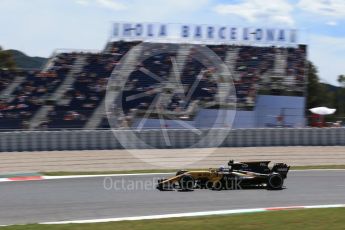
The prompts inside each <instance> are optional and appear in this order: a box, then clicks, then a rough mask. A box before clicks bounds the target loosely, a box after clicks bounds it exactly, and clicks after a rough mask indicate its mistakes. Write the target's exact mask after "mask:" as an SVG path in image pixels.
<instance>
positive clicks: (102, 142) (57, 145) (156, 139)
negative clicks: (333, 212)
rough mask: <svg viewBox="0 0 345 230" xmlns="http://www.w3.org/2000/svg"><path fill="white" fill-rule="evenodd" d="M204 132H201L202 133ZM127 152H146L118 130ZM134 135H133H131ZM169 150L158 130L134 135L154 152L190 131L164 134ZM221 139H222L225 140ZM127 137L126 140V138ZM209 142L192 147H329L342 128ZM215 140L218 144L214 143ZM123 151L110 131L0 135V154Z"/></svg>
mask: <svg viewBox="0 0 345 230" xmlns="http://www.w3.org/2000/svg"><path fill="white" fill-rule="evenodd" d="M207 131H208V130H202V132H204V133H206V132H207ZM117 132H120V134H121V136H123V137H125V140H126V141H127V148H145V147H146V148H147V146H146V145H144V144H143V143H142V142H138V141H137V140H136V139H133V136H132V135H128V134H129V132H133V131H126V130H121V131H117ZM135 133H136V132H135ZM168 133H169V136H170V139H171V146H170V147H169V146H167V145H166V144H165V140H164V137H163V135H162V131H161V130H145V131H141V132H137V133H136V135H137V136H138V137H140V139H141V140H142V141H143V142H144V143H147V144H149V145H151V146H153V147H154V148H188V147H190V146H191V145H193V144H194V143H195V141H196V140H198V135H197V134H195V133H194V132H192V131H190V130H182V129H175V130H168ZM224 135H226V137H225V140H224V141H222V140H223V139H224ZM127 136H128V138H127ZM208 140H209V141H207V140H206V141H201V142H200V143H198V144H197V145H196V146H195V147H200V148H203V147H217V146H215V143H221V142H222V144H221V145H220V146H221V147H254V146H333V145H340V146H344V145H345V128H299V129H292V128H291V129H290V128H285V129H283V128H281V129H280V128H274V129H273V128H272V129H234V130H230V132H228V130H225V129H216V130H213V133H212V136H211V138H209V139H208ZM217 140H219V141H217ZM121 148H123V147H122V145H121V144H120V143H119V141H118V140H117V139H116V138H115V136H114V134H113V132H112V131H111V130H69V131H67V130H66V131H15V132H1V133H0V151H1V152H14V151H16V152H17V151H50V150H97V149H99V150H101V149H121Z"/></svg>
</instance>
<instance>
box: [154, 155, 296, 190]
mask: <svg viewBox="0 0 345 230" xmlns="http://www.w3.org/2000/svg"><path fill="white" fill-rule="evenodd" d="M269 163H270V161H255V162H234V161H233V160H231V161H229V163H228V166H227V167H220V168H218V169H214V168H211V169H208V170H196V171H187V170H179V171H178V172H177V173H176V175H175V176H173V177H170V178H164V179H160V180H158V183H157V189H158V190H160V191H168V190H175V189H177V190H182V191H193V190H194V189H212V190H228V189H232V190H237V189H245V188H267V189H269V190H278V189H282V188H283V185H284V180H285V179H286V177H287V173H288V172H289V169H290V166H288V165H287V164H284V163H277V164H274V166H273V167H271V168H270V167H269V166H268V165H269Z"/></svg>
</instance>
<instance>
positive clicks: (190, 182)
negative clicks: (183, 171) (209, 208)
mask: <svg viewBox="0 0 345 230" xmlns="http://www.w3.org/2000/svg"><path fill="white" fill-rule="evenodd" d="M179 185H180V189H181V190H184V191H188V190H193V188H194V185H195V181H194V178H193V177H192V176H191V175H188V174H187V175H182V176H181V178H180V180H179Z"/></svg>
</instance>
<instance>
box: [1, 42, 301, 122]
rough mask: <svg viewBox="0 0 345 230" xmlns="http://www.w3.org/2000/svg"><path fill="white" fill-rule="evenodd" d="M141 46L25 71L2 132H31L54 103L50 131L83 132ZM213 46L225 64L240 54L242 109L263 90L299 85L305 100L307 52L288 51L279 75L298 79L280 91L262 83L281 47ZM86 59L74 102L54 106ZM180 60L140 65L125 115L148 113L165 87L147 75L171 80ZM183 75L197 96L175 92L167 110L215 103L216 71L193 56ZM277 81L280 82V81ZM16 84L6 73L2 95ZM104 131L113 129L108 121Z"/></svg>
mask: <svg viewBox="0 0 345 230" xmlns="http://www.w3.org/2000/svg"><path fill="white" fill-rule="evenodd" d="M137 44H138V42H124V41H118V42H110V43H109V44H107V46H106V49H105V50H104V51H103V52H101V53H97V54H94V53H75V52H74V53H61V54H58V55H57V56H56V57H54V59H53V64H52V65H51V66H50V67H49V69H46V70H44V71H39V72H36V71H27V72H25V73H24V75H25V81H24V82H23V83H22V84H20V86H19V87H17V89H16V90H15V91H14V92H13V93H12V99H1V100H0V116H1V119H0V129H7V128H16V129H20V128H27V122H29V121H30V119H32V117H33V115H34V114H35V113H36V112H37V111H38V109H39V108H40V107H41V106H42V105H45V104H47V103H53V104H52V105H53V106H52V109H51V110H50V111H49V113H48V115H47V119H46V120H45V121H44V124H45V126H44V127H48V128H83V127H84V126H85V124H86V122H87V120H88V119H89V118H90V117H91V115H92V113H93V112H94V110H95V109H96V108H97V107H98V106H99V105H100V103H102V102H103V100H104V97H105V92H106V86H107V82H108V79H109V77H110V75H111V72H112V70H113V68H114V67H115V66H116V64H117V63H118V62H119V60H120V59H121V58H122V57H123V56H124V55H125V54H126V53H127V52H128V50H129V49H130V48H131V47H133V46H135V45H137ZM208 47H209V48H210V49H211V50H213V51H214V52H215V53H216V54H217V55H218V56H219V57H220V58H221V59H222V60H223V61H225V59H226V55H227V52H228V51H230V50H234V49H236V50H238V56H237V58H236V60H235V64H234V68H232V71H234V73H233V74H234V83H235V87H236V94H237V104H238V107H239V109H242V110H251V109H252V108H253V106H255V97H256V95H257V93H258V92H261V91H262V92H263V93H264V94H279V95H284V94H287V95H289V94H290V93H291V92H290V91H291V85H293V86H294V93H296V92H297V93H299V94H300V95H303V92H304V91H303V90H304V76H305V68H304V66H305V55H306V52H305V48H304V47H299V48H285V49H282V50H283V51H284V52H286V53H287V65H286V68H285V69H284V70H282V73H279V74H280V75H282V76H280V77H281V78H284V77H285V76H292V77H293V78H292V80H291V82H290V83H289V86H287V87H286V88H282V87H280V88H279V91H275V88H274V86H273V85H272V84H274V82H273V83H272V82H269V83H267V82H265V81H264V80H263V78H262V76H264V75H265V74H266V75H267V74H269V75H274V76H275V74H276V73H274V72H273V69H274V65H275V62H274V61H275V54H276V52H277V48H275V47H251V46H229V45H209V46H208ZM80 55H84V56H86V62H85V64H84V66H83V67H82V71H81V72H80V73H77V74H75V75H74V77H75V81H74V83H73V85H72V87H71V89H70V90H68V91H67V92H66V93H65V95H64V98H67V99H69V100H67V101H68V103H66V104H59V103H58V102H48V101H47V99H48V98H49V96H50V95H52V94H53V93H54V91H55V90H56V89H57V88H58V86H59V85H60V84H61V83H62V82H63V80H64V79H65V78H66V76H67V74H68V73H69V72H70V71H71V69H72V68H73V64H74V62H75V60H76V58H77V57H78V56H80ZM176 55H177V54H164V53H163V54H157V55H155V56H152V57H149V58H148V59H146V60H145V61H143V62H142V63H139V64H138V66H137V68H136V69H135V71H133V72H132V73H131V74H130V76H129V78H128V80H127V82H126V85H125V91H124V92H123V95H122V105H123V109H124V112H125V114H130V113H131V111H132V110H137V109H139V110H140V109H143V110H145V109H147V108H148V105H150V104H151V103H152V101H153V98H154V96H155V95H156V93H157V92H155V91H153V90H152V89H153V88H155V87H156V86H157V85H159V84H160V82H158V81H157V79H154V78H152V77H150V76H149V74H148V73H147V72H146V71H145V70H149V71H150V72H152V73H153V74H155V75H157V76H159V77H160V78H163V79H168V78H169V74H170V72H171V68H172V63H171V57H172V56H176ZM181 72H182V74H181V83H182V85H183V86H184V87H185V88H186V89H190V88H191V87H192V85H193V83H194V82H195V81H199V83H198V85H197V86H196V88H195V91H194V92H193V93H192V94H191V98H190V101H185V100H184V97H185V95H182V94H181V93H172V95H171V99H170V102H169V103H168V105H167V107H166V108H165V109H166V110H168V111H172V112H174V111H176V112H180V111H183V110H186V109H187V107H188V106H189V105H190V102H191V101H196V100H198V101H205V102H208V101H213V100H214V99H215V96H216V93H217V79H214V78H213V77H212V72H213V69H212V68H210V67H209V68H207V67H205V66H203V65H202V64H201V63H200V62H198V61H197V60H195V59H193V58H191V57H190V56H188V57H187V59H186V62H185V66H184V68H183V70H182V71H181ZM279 74H276V75H277V76H278V75H279ZM275 79H278V80H277V81H280V80H279V79H280V78H278V77H277V78H275ZM12 80H13V73H11V72H8V71H1V72H0V91H1V90H3V89H5V88H6V87H7V86H8V85H9V84H10V83H11V81H12ZM278 83H279V82H278ZM268 84H270V85H268ZM267 89H268V91H267ZM289 90H290V91H289ZM142 92H148V93H147V96H145V97H141V98H138V99H134V100H130V101H128V100H126V98H127V97H129V96H131V95H136V94H139V93H142ZM99 127H101V128H107V127H109V126H108V124H107V122H106V119H105V116H104V118H103V119H102V121H101V123H100V125H99Z"/></svg>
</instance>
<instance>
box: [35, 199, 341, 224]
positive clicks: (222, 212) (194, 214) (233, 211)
mask: <svg viewBox="0 0 345 230" xmlns="http://www.w3.org/2000/svg"><path fill="white" fill-rule="evenodd" d="M344 207H345V204H330V205H312V206H287V207H270V208H250V209H231V210H220V211H203V212H188V213H176V214H164V215H151V216H134V217H120V218H107V219H89V220H71V221H58V222H43V223H40V224H87V223H105V222H117V221H133V220H155V219H166V218H177V217H197V216H211V215H230V214H244V213H255V212H270V211H281V210H300V209H317V208H344Z"/></svg>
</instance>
